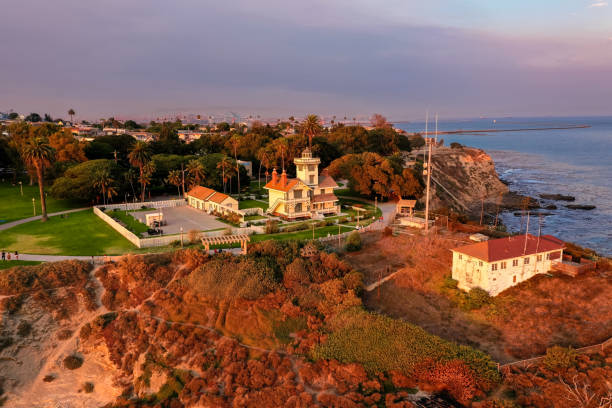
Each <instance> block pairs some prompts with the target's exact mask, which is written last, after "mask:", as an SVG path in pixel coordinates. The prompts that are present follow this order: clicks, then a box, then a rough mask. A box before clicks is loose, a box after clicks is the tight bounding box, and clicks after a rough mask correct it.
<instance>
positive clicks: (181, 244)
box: [181, 225, 183, 248]
mask: <svg viewBox="0 0 612 408" xmlns="http://www.w3.org/2000/svg"><path fill="white" fill-rule="evenodd" d="M181 248H183V226H182V225H181Z"/></svg>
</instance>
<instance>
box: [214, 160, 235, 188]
mask: <svg viewBox="0 0 612 408" xmlns="http://www.w3.org/2000/svg"><path fill="white" fill-rule="evenodd" d="M217 168H218V169H221V178H222V180H223V192H224V193H225V183H226V181H227V177H228V175H229V172H230V170H231V168H232V162H231V160H230V159H229V157H227V156H225V155H224V156H223V157H222V158H221V160H220V161H219V163H217ZM230 186H231V185H230Z"/></svg>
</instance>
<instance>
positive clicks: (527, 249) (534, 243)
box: [453, 234, 565, 262]
mask: <svg viewBox="0 0 612 408" xmlns="http://www.w3.org/2000/svg"><path fill="white" fill-rule="evenodd" d="M525 241H527V246H525ZM563 248H565V243H564V242H563V241H561V240H560V239H558V238H555V237H553V236H552V235H542V236H541V237H540V238H539V239H538V237H536V236H533V235H531V234H527V235H526V236H525V235H516V236H512V237H507V238H499V239H492V240H489V241H484V242H478V243H476V244H471V245H465V246H462V247H458V248H454V249H453V251H456V252H460V253H462V254H465V255H468V256H473V257H474V258H478V259H480V260H482V261H485V262H496V261H501V260H504V259H510V258H518V257H520V256H525V255H533V254H537V253H541V252H548V251H555V250H560V249H563Z"/></svg>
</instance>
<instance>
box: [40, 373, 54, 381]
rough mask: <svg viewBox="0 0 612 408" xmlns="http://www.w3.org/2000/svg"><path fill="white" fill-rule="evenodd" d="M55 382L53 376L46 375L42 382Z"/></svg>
mask: <svg viewBox="0 0 612 408" xmlns="http://www.w3.org/2000/svg"><path fill="white" fill-rule="evenodd" d="M53 380H55V376H54V375H53V374H47V375H45V376H44V377H43V381H44V382H51V381H53Z"/></svg>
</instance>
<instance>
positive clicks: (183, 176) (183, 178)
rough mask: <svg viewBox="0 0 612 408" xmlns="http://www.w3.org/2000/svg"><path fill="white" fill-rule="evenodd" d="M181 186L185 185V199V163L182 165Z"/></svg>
mask: <svg viewBox="0 0 612 408" xmlns="http://www.w3.org/2000/svg"><path fill="white" fill-rule="evenodd" d="M181 177H182V181H181V184H182V185H183V197H185V169H184V167H183V163H181Z"/></svg>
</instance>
